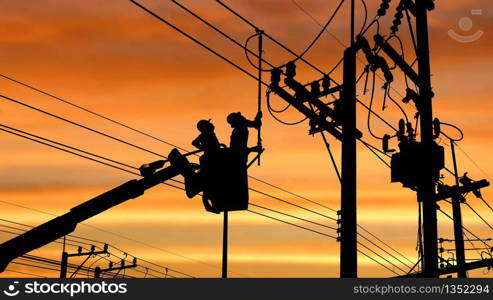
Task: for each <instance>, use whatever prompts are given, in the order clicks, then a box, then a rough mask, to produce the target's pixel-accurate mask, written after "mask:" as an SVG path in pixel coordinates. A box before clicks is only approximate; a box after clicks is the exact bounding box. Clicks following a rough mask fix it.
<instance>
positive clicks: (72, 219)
mask: <svg viewBox="0 0 493 300" xmlns="http://www.w3.org/2000/svg"><path fill="white" fill-rule="evenodd" d="M189 154H190V153H189ZM189 154H185V155H182V154H180V152H179V151H178V150H177V149H173V150H172V151H171V152H170V153H169V156H168V159H169V161H170V162H171V165H170V166H168V167H166V168H164V169H161V170H159V171H157V172H155V173H153V174H149V175H148V176H145V177H143V178H141V179H139V180H137V179H133V180H130V181H128V182H126V183H124V184H122V185H120V186H118V187H116V188H114V189H112V190H110V191H108V192H106V193H103V194H101V195H99V196H97V197H95V198H92V199H91V200H88V201H86V202H84V203H82V204H80V205H78V206H76V207H73V208H72V209H71V210H70V211H69V212H68V213H66V214H64V215H61V216H59V217H56V218H54V219H52V220H50V221H48V222H46V223H44V224H41V225H39V226H37V227H34V228H32V229H31V230H29V231H27V232H25V233H23V234H21V235H18V236H16V237H15V238H12V239H11V240H8V241H6V242H4V243H3V244H1V245H0V253H1V257H0V273H1V272H3V271H5V268H6V267H7V266H8V264H9V263H10V262H11V261H12V260H14V259H15V258H17V257H19V256H21V255H24V254H26V253H28V252H30V251H32V250H35V249H37V248H39V247H42V246H44V245H47V244H49V243H51V242H53V241H55V240H57V239H59V238H61V237H63V236H65V235H67V234H69V233H71V232H73V231H74V230H75V228H76V227H77V225H78V224H79V223H81V222H83V221H85V220H87V219H89V218H91V217H94V216H96V215H98V214H100V213H102V212H104V211H106V210H108V209H110V208H112V207H114V206H116V205H119V204H121V203H123V202H125V201H127V200H130V199H134V198H137V197H140V196H142V195H143V194H144V192H145V191H146V190H147V189H150V188H152V187H154V186H156V185H158V184H161V183H163V182H165V181H167V180H169V179H171V178H173V177H175V176H178V175H180V174H181V172H180V167H179V166H180V165H182V164H183V162H184V161H185V162H186V158H185V156H187V155H189Z"/></svg>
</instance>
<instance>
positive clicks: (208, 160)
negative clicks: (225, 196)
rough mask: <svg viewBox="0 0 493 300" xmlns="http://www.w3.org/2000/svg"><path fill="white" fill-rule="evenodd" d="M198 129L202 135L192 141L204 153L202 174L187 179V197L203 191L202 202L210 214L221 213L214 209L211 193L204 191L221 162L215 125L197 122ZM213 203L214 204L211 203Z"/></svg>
mask: <svg viewBox="0 0 493 300" xmlns="http://www.w3.org/2000/svg"><path fill="white" fill-rule="evenodd" d="M197 129H198V130H199V131H200V134H199V136H198V137H197V138H195V139H194V140H193V141H192V145H193V146H194V147H196V148H198V149H200V150H202V151H204V154H203V155H202V156H201V157H200V166H201V170H200V172H198V173H196V174H194V175H192V176H188V178H185V189H186V190H187V195H190V196H192V195H196V194H197V193H198V192H199V191H203V194H202V201H203V203H204V206H205V209H206V210H207V211H210V212H214V213H219V211H217V210H216V209H214V207H213V205H214V203H215V202H214V201H213V200H210V199H209V193H208V191H207V190H204V187H206V186H209V185H210V183H209V182H210V180H212V178H213V177H214V175H213V174H214V173H213V171H211V170H214V167H215V166H214V163H217V162H218V161H220V152H219V151H220V146H221V144H220V143H219V140H218V139H217V136H216V134H215V132H214V129H215V127H214V125H213V124H212V123H211V120H210V119H209V120H200V121H199V122H197ZM210 202H212V203H210Z"/></svg>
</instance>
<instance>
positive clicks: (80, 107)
mask: <svg viewBox="0 0 493 300" xmlns="http://www.w3.org/2000/svg"><path fill="white" fill-rule="evenodd" d="M0 77H3V78H5V79H7V80H10V81H12V82H15V83H17V84H19V85H22V86H24V87H27V88H29V89H31V90H34V91H36V92H38V93H41V94H43V95H46V96H48V97H50V98H53V99H56V100H58V101H60V102H62V103H65V104H67V105H70V106H72V107H75V108H77V109H80V110H82V111H85V112H87V113H89V114H91V115H94V116H96V117H99V118H102V119H104V120H107V121H109V122H111V123H114V124H117V125H119V126H122V127H124V128H127V129H129V130H131V131H134V132H137V133H139V134H142V135H144V136H146V137H148V138H151V139H154V140H156V141H159V142H161V143H164V144H167V145H169V146H172V147H175V148H178V149H180V150H183V149H182V148H180V147H179V146H176V145H174V144H172V143H170V142H168V141H166V140H163V139H160V138H157V137H155V136H153V135H150V134H148V133H146V132H144V131H142V130H139V129H136V128H134V127H132V126H130V125H127V124H125V123H122V122H119V121H116V120H115V119H112V118H110V117H107V116H105V115H102V114H100V113H97V112H95V111H93V110H90V109H88V108H86V107H83V106H81V105H78V104H75V103H73V102H71V101H68V100H66V99H63V98H60V97H58V96H56V95H54V94H51V93H48V92H46V91H43V90H41V89H38V88H36V87H34V86H32V85H29V84H26V83H24V82H21V81H18V80H16V79H14V78H12V77H9V76H7V75H5V74H0Z"/></svg>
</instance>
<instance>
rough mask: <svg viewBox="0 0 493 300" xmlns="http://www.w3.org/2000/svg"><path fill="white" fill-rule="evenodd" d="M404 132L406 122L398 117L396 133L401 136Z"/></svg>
mask: <svg viewBox="0 0 493 300" xmlns="http://www.w3.org/2000/svg"><path fill="white" fill-rule="evenodd" d="M405 134H406V122H405V121H404V119H400V120H399V133H398V135H399V136H400V137H403V136H404V135H405Z"/></svg>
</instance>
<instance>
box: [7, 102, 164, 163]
mask: <svg viewBox="0 0 493 300" xmlns="http://www.w3.org/2000/svg"><path fill="white" fill-rule="evenodd" d="M0 97H1V98H3V99H5V100H8V101H10V102H13V103H16V104H18V105H21V106H24V107H27V108H29V109H32V110H35V111H37V112H40V113H43V114H45V115H48V116H50V117H53V118H55V119H58V120H61V121H63V122H66V123H69V124H72V125H75V126H77V127H80V128H83V129H85V130H88V131H91V132H94V133H97V134H99V135H102V136H104V137H107V138H109V139H112V140H114V141H117V142H120V143H123V144H126V145H128V146H131V147H133V148H136V149H139V150H142V151H145V152H147V153H150V154H154V155H156V156H159V157H162V158H167V157H166V156H164V155H161V154H159V153H157V152H154V151H151V150H149V149H146V148H143V147H140V146H137V145H135V144H132V143H130V142H127V141H124V140H122V139H120V138H117V137H114V136H112V135H109V134H107V133H104V132H102V131H99V130H96V129H93V128H90V127H88V126H85V125H82V124H80V123H77V122H74V121H71V120H69V119H66V118H64V117H61V116H59V115H56V114H53V113H50V112H48V111H46V110H43V109H40V108H38V107H35V106H32V105H29V104H27V103H25V102H22V101H19V100H16V99H13V98H10V97H7V96H4V95H0Z"/></svg>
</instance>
